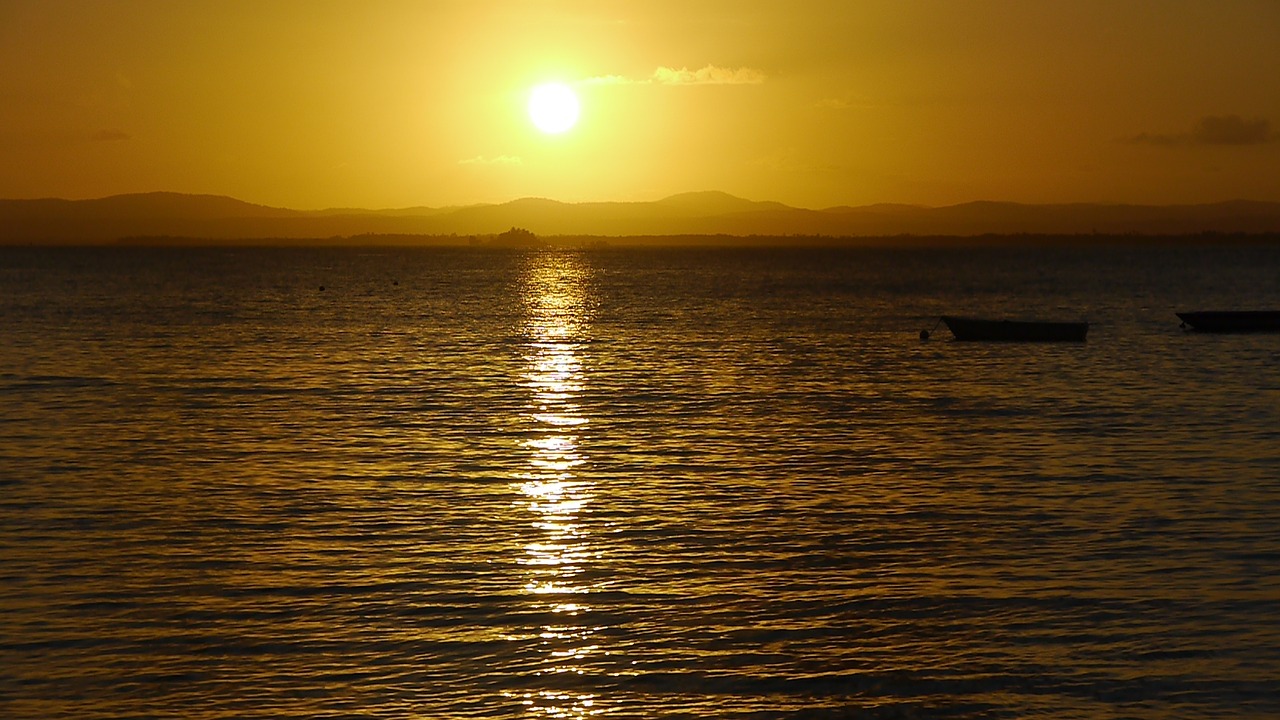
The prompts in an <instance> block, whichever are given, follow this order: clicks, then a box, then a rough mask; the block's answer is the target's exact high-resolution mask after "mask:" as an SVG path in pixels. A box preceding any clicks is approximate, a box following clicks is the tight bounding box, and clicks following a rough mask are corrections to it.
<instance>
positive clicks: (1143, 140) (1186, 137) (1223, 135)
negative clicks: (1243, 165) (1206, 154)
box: [1128, 115, 1276, 147]
mask: <svg viewBox="0 0 1280 720" xmlns="http://www.w3.org/2000/svg"><path fill="white" fill-rule="evenodd" d="M1275 139H1276V135H1275V133H1273V132H1272V131H1271V121H1270V120H1268V119H1266V118H1261V117H1259V118H1253V119H1249V120H1246V119H1245V118H1242V117H1240V116H1239V115H1206V116H1205V117H1202V118H1200V120H1199V121H1198V122H1196V124H1195V126H1194V127H1192V128H1191V131H1190V132H1185V133H1177V134H1172V135H1169V134H1162V133H1146V132H1144V133H1140V134H1138V135H1135V136H1133V137H1131V138H1129V139H1128V142H1129V143H1131V144H1134V145H1156V146H1159V147H1179V146H1189V145H1201V146H1204V145H1210V146H1213V145H1236V146H1240V145H1263V144H1266V143H1269V142H1271V141H1273V140H1275Z"/></svg>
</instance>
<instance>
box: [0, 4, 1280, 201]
mask: <svg viewBox="0 0 1280 720" xmlns="http://www.w3.org/2000/svg"><path fill="white" fill-rule="evenodd" d="M551 79H559V80H563V81H566V82H569V83H570V84H572V85H573V87H574V88H575V89H576V91H577V93H578V96H579V99H580V102H581V116H580V119H579V122H578V124H577V125H576V126H575V127H574V128H573V129H572V130H570V131H568V132H566V133H564V134H562V135H546V134H543V133H541V132H539V131H538V130H537V129H536V128H534V127H533V126H532V124H531V123H530V122H529V118H528V116H527V114H526V111H525V104H526V101H527V98H528V93H529V89H530V88H531V87H532V86H533V85H535V84H537V83H539V82H542V81H545V80H551ZM0 98H2V99H3V102H0V158H3V160H2V161H0V197H5V198H33V197H64V198H91V197H102V196H105V195H112V194H117V193H127V192H145V191H152V190H171V191H178V192H190V193H213V194H220V195H229V196H232V197H236V198H239V199H242V200H247V201H250V202H256V203H262V204H267V205H277V206H285V207H292V208H298V209H317V208H325V207H343V206H346V207H368V208H389V207H408V206H419V205H427V206H444V205H457V204H469V203H476V202H501V201H505V200H510V199H513V198H518V197H524V196H540V197H550V198H554V199H558V200H565V201H571V202H573V201H590V200H653V199H658V198H660V197H663V196H666V195H670V194H673V193H677V192H685V191H693V190H723V191H726V192H729V193H733V194H735V195H739V196H741V197H745V198H749V199H754V200H779V201H782V202H785V203H787V204H790V205H795V206H799V207H813V208H820V207H828V206H833V205H846V204H847V205H862V204H870V203H877V202H906V203H919V204H925V205H946V204H953V203H959V202H965V201H970V200H1013V201H1021V202H1095V201H1102V202H1134V203H1157V204H1163V203H1180V202H1201V201H1216V200H1223V199H1232V198H1245V199H1256V200H1280V2H1276V1H1275V0H1251V1H1250V0H1199V1H1192V0H1146V1H1138V0H1071V1H1067V0H1063V1H1062V2H1057V1H1054V0H1034V1H1031V0H1001V1H994V0H964V1H963V2H955V1H952V0H931V1H924V0H884V1H881V0H858V1H856V2H855V1H851V0H819V1H814V2H805V1H803V0H797V1H796V2H756V1H753V0H732V1H728V0H727V1H725V2H701V1H699V0H678V1H676V0H644V1H643V2H640V1H637V2H601V1H594V0H593V1H588V0H580V1H575V2H568V1H560V2H556V1H540V2H529V1H527V0H510V1H495V2H487V1H485V0H440V1H431V0H404V1H396V2H390V1H382V0H356V1H350V2H348V1H331V2H326V1H323V0H314V1H313V0H297V1H293V2H277V1H272V0H256V1H252V2H241V1H239V0H183V1H182V2H171V1H170V0H118V1H114V2H93V1H90V0H17V1H15V0H0Z"/></svg>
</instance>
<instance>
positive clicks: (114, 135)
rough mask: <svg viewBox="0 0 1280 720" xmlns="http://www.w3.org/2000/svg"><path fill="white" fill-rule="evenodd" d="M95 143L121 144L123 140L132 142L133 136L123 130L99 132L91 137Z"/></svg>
mask: <svg viewBox="0 0 1280 720" xmlns="http://www.w3.org/2000/svg"><path fill="white" fill-rule="evenodd" d="M89 139H90V140H92V141H93V142H120V141H121V140H132V139H133V136H132V135H130V134H129V133H127V132H124V131H121V130H99V131H98V132H96V133H94V134H92V135H90V136H89Z"/></svg>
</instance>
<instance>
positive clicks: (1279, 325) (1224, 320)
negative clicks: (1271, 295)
mask: <svg viewBox="0 0 1280 720" xmlns="http://www.w3.org/2000/svg"><path fill="white" fill-rule="evenodd" d="M1174 314H1175V315H1177V316H1178V317H1179V318H1181V319H1182V324H1183V326H1184V327H1189V328H1191V329H1192V330H1196V331H1199V332H1211V333H1240V332H1280V310H1201V311H1198V312H1180V313H1174Z"/></svg>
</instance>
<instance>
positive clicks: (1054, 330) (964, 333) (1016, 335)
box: [942, 315, 1089, 342]
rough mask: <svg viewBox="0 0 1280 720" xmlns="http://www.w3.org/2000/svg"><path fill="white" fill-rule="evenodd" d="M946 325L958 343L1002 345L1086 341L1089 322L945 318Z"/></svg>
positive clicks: (943, 318) (944, 316)
mask: <svg viewBox="0 0 1280 720" xmlns="http://www.w3.org/2000/svg"><path fill="white" fill-rule="evenodd" d="M942 322H944V323H946V325H947V329H949V330H950V331H951V334H952V335H954V336H955V338H956V340H966V341H968V340H987V341H998V342H1084V338H1085V335H1086V334H1087V333H1088V332H1089V323H1087V322H1053V321H1044V320H987V319H983V318H971V317H957V316H955V315H943V316H942Z"/></svg>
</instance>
